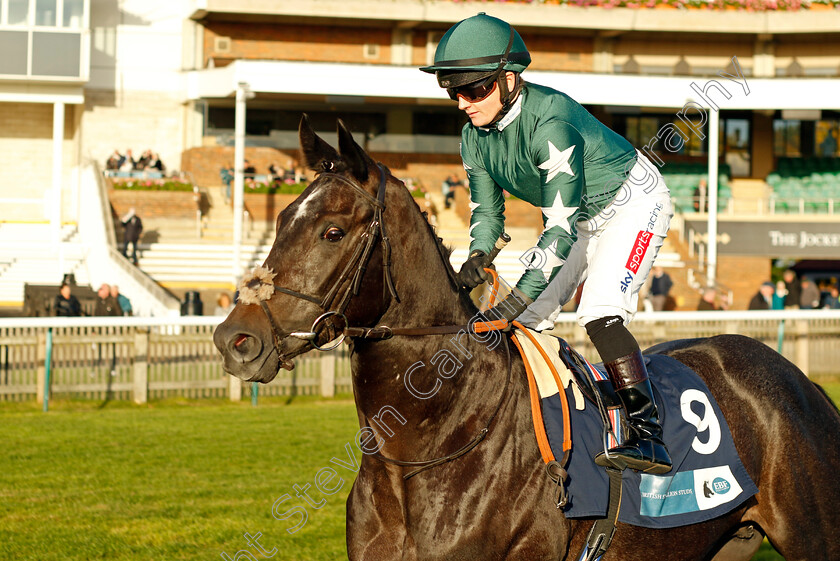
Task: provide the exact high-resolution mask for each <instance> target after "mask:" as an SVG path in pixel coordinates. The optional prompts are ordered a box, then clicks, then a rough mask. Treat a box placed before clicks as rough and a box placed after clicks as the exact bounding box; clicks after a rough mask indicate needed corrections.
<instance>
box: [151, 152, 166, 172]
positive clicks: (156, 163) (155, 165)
mask: <svg viewBox="0 0 840 561" xmlns="http://www.w3.org/2000/svg"><path fill="white" fill-rule="evenodd" d="M149 154H151V157H150V158H149V163H148V165H147V169H154V170H157V171H159V172H163V171H164V170H166V166H165V165H163V162H162V161H160V154H158V153H157V152H152V151H151V150H150V151H149Z"/></svg>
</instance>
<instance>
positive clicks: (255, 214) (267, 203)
mask: <svg viewBox="0 0 840 561" xmlns="http://www.w3.org/2000/svg"><path fill="white" fill-rule="evenodd" d="M298 196H299V195H288V194H275V195H267V194H261V193H255V194H252V195H249V194H248V193H245V209H246V210H247V211H248V213H249V214H250V215H251V218H252V219H253V220H256V221H264V222H270V223H272V224H273V223H274V222H275V221H276V220H277V215H278V214H280V211H281V210H283V209H284V208H286V207H287V206H289V205H290V204H292V202H294V200H295V199H297V198H298Z"/></svg>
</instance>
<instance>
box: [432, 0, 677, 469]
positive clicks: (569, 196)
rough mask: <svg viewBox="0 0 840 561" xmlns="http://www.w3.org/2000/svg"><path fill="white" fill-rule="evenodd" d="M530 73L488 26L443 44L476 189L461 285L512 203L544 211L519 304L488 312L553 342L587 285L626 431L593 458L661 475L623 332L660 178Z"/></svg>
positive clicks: (664, 207) (641, 372)
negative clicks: (545, 333) (562, 316)
mask: <svg viewBox="0 0 840 561" xmlns="http://www.w3.org/2000/svg"><path fill="white" fill-rule="evenodd" d="M530 62H531V56H530V54H529V53H528V49H527V48H526V47H525V43H524V42H523V41H522V38H521V37H520V36H519V33H517V32H516V31H515V30H514V29H513V27H511V26H510V24H508V23H506V22H504V21H502V20H500V19H497V18H494V17H490V16H488V15H485V14H484V13H480V14H478V15H477V16H474V17H471V18H468V19H465V20H463V21H461V22H459V23H457V24H455V25H454V26H452V28H451V29H449V31H447V32H446V34H445V35H444V36H443V38H442V39H441V41H440V43H439V44H438V47H437V50H436V52H435V62H434V64H433V65H432V66H427V67H424V68H421V70H423V71H424V72H429V73H434V74H435V75H436V77H437V80H438V84H439V85H440V87H442V88H446V91H447V93H449V97H451V98H452V99H453V100H455V101H457V102H458V108H459V109H462V110H463V111H464V112H465V113H466V114H467V117H468V118H469V122H468V123H467V124H466V125H464V128H463V131H462V138H461V157H462V159H463V162H464V169H465V170H466V172H467V176H468V178H469V186H470V198H471V204H470V208H471V209H472V217H471V219H470V235H471V238H472V242H471V244H470V256H469V259H467V261H466V262H465V263H464V264H463V266H462V267H461V270H460V272H459V273H458V276H459V279H460V281H461V283H462V284H463V285H464V286H465V287H467V288H473V287H475V286H477V285H478V284H480V283H481V282H483V281H484V280H486V274H485V273H484V270H483V268H484V266H485V257H486V256H487V255H488V254H489V253H490V251H491V249H492V247H493V244H494V242H495V241H496V239H497V238H498V237H499V235H500V234H501V233H502V232H503V230H504V220H505V218H504V211H505V201H504V194H503V191H509V192H510V193H512V194H513V195H515V196H517V197H519V198H520V199H522V200H524V201H528V202H529V203H531V204H532V205H534V206H538V207H540V208H541V209H542V214H543V230H542V233H541V234H540V237H539V239H538V240H537V243H536V246H535V247H534V248H533V249H531V250H529V252H528V253H527V254H526V256H527V260H528V261H529V266H528V267H527V270H526V272H525V274H524V275H522V278H520V279H519V282H518V283H517V285H516V289H517V290H516V291H515V292H514V293H513V294H511V295H509V296H508V297H506V298H505V299H504V300H503V301H502V302H501V303H499V304H498V305H497V306H495V307H494V308H492V309H491V310H489V311H488V315H489V316H490V317H505V318H506V319H507V320H508V321H511V320H513V319H514V318H517V317H518V319H519V321H520V322H522V323H523V324H524V325H526V326H528V327H531V328H533V329H536V330H543V329H550V328H552V327H553V326H554V320H555V318H556V317H557V315H558V314H559V312H560V310H561V307H562V305H563V304H565V303H566V302H568V301H569V299H570V298H571V297H572V295H573V294H574V292H575V290H576V289H577V287H578V285H579V284H580V283H581V282H582V281H584V280H586V281H587V282H586V284H585V285H584V287H583V292H582V295H581V301H580V306H579V308H578V310H577V318H578V323H579V324H580V325H582V326H584V327H585V328H586V332H587V334H588V335H589V338H590V339H591V340H592V344H593V345H594V346H595V348H596V349H597V350H598V353H599V354H600V355H601V359H602V360H603V361H604V366H605V367H606V370H607V372H608V373H609V377H610V381H611V382H612V384H613V386H614V387H615V390H616V393H617V395H618V397H619V399H620V400H621V403H622V405H623V406H624V409H625V413H626V416H627V418H628V421H629V425H630V427H631V430H630V433H631V434H630V436H629V438H628V439H626V440H625V442H624V443H623V444H622V445H620V446H618V447H616V448H613V449H611V450H610V451H609V457H607V456H606V455H605V454H604V453H601V454H599V455H598V456H596V458H595V462H596V463H598V464H599V465H611V464H612V461H614V460H618V461H617V462H615V465H621V462H622V461H623V462H625V463H626V465H627V466H628V467H630V468H632V469H636V470H640V471H645V472H648V473H656V474H661V473H666V472H668V471H670V469H671V458H670V457H669V455H668V451H667V450H666V448H665V446H664V444H663V443H662V428H661V426H660V424H659V416H658V413H657V410H656V404H655V402H654V396H653V393H652V391H651V386H650V382H649V381H648V374H647V369H646V368H645V362H644V359H643V358H642V354H641V351H640V350H639V344H638V343H637V342H636V339H635V338H634V337H633V335H632V334H631V333H630V332H629V331H628V330H627V327H626V325H625V324H626V323H628V322H629V321H630V320H631V319H632V318H633V315H634V313H635V311H636V309H637V304H638V292H639V289H640V288H641V286H642V285H643V284H644V282H645V279H647V276H648V273H650V270H651V266H652V264H653V261H654V258H655V257H656V254H657V252H658V251H659V248H660V247H661V246H662V243H663V241H664V239H665V236H666V234H667V232H668V227H669V224H670V220H671V217H672V216H673V209H672V206H671V197H670V193H669V191H668V188H667V187H666V186H665V183H664V181H663V180H662V176H661V175H660V174H659V172H658V170H657V169H656V168H655V167H654V166H653V165H652V164H651V163H650V162H649V161H648V159H647V158H646V157H645V156H644V155H643V154H642V153H640V152H638V151H636V150H635V149H634V148H633V147H632V146H631V145H630V143H629V142H628V141H627V140H625V139H624V138H622V137H621V136H620V135H618V134H617V133H615V132H613V131H612V130H610V129H609V128H607V127H606V126H604V125H603V124H602V123H600V122H599V121H598V120H597V119H595V118H594V117H593V116H592V115H591V114H589V113H588V112H587V111H586V110H585V109H584V108H583V107H582V106H581V105H580V104H578V103H577V102H575V101H574V100H573V99H572V98H570V97H569V96H567V95H566V94H564V93H562V92H559V91H557V90H553V89H551V88H548V87H545V86H538V85H536V84H529V83H526V82H525V81H523V80H522V78H521V76H520V73H521V72H522V71H523V70H525V68H527V66H528V64H529V63H530Z"/></svg>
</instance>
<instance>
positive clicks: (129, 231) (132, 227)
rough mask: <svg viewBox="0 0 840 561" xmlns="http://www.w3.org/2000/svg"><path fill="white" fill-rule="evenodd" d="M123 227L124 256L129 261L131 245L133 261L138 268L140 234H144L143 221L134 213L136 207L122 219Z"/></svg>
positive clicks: (129, 210)
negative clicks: (129, 246) (129, 245)
mask: <svg viewBox="0 0 840 561" xmlns="http://www.w3.org/2000/svg"><path fill="white" fill-rule="evenodd" d="M121 222H122V225H123V228H125V232H124V233H123V247H122V254H123V255H124V256H125V258H126V259H128V258H129V257H128V244H131V261H132V263H134V265H135V266H137V242H138V241H140V233H141V232H143V221H142V220H140V217H139V216H137V214H136V213H135V212H134V207H131V208H130V209H128V212H127V213H126V215H125V216H123V217H122V220H121Z"/></svg>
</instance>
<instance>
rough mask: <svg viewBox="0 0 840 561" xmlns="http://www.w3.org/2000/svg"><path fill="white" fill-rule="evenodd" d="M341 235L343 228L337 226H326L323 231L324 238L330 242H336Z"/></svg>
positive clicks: (342, 234)
mask: <svg viewBox="0 0 840 561" xmlns="http://www.w3.org/2000/svg"><path fill="white" fill-rule="evenodd" d="M343 237H344V230H342V229H341V228H339V227H338V226H330V227H329V228H327V231H326V232H324V239H325V240H329V241H331V242H337V241H339V240H340V239H341V238H343Z"/></svg>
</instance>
